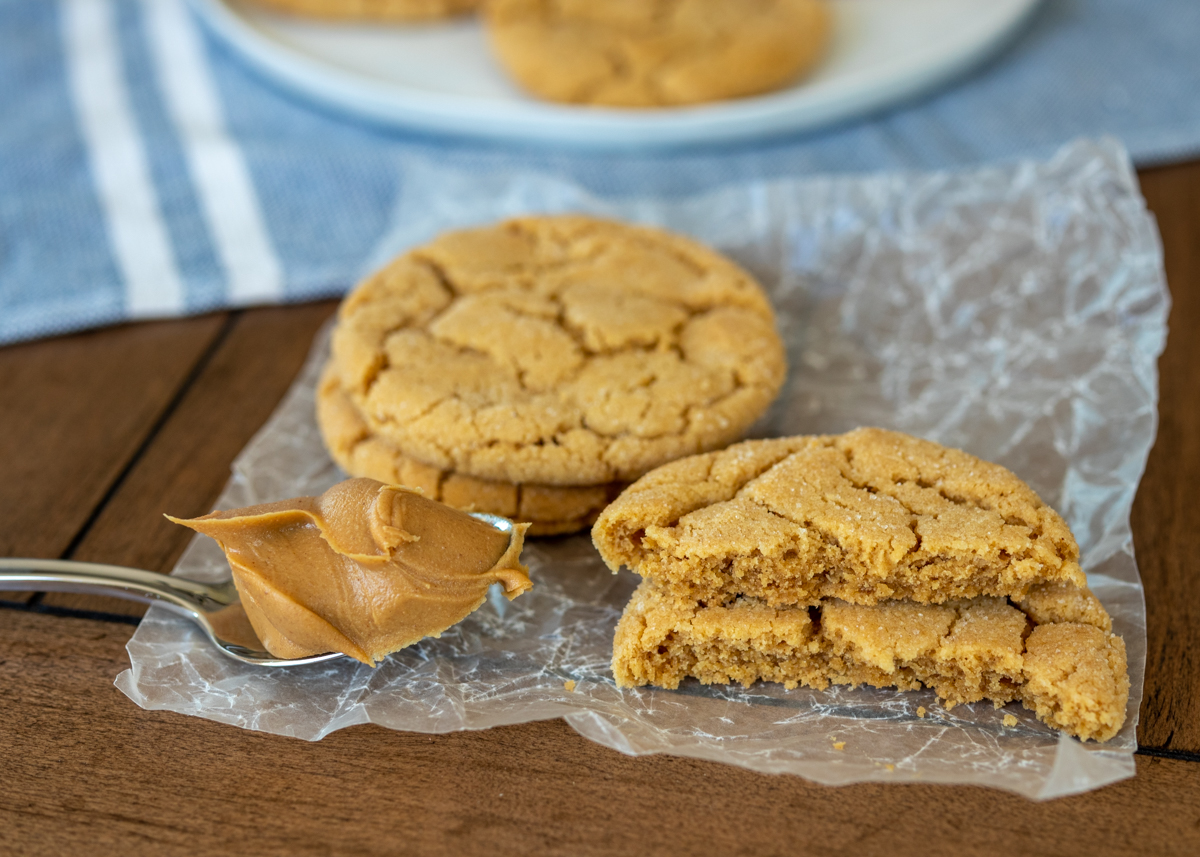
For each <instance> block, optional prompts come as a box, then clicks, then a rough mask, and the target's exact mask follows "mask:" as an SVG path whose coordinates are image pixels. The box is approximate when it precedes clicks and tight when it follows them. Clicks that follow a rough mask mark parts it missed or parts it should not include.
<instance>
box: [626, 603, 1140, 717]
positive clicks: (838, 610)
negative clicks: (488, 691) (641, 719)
mask: <svg viewBox="0 0 1200 857" xmlns="http://www.w3.org/2000/svg"><path fill="white" fill-rule="evenodd" d="M1029 602H1031V603H1032V604H1034V605H1036V606H1034V607H1031V606H1030V605H1029V604H1026V603H1018V604H1016V605H1014V604H1013V603H1010V602H1009V601H1008V600H1007V599H1004V598H989V597H981V598H973V599H965V600H955V601H948V602H945V603H943V604H940V605H933V604H915V603H912V602H905V601H889V602H881V603H879V604H875V605H871V606H864V605H856V604H849V603H847V602H845V601H841V600H838V599H832V598H831V599H822V600H820V601H818V602H817V603H816V604H815V605H812V606H810V607H772V606H770V605H768V604H766V603H765V602H764V601H762V600H760V599H753V598H745V599H738V600H736V601H734V602H732V603H731V604H729V605H727V606H720V607H717V606H700V605H697V604H693V605H690V606H681V605H680V604H679V603H678V602H677V601H676V599H674V598H673V597H671V596H670V595H669V594H668V593H666V592H665V591H664V590H663V588H662V587H660V586H658V585H657V584H655V583H654V582H653V581H651V580H645V581H643V582H642V584H641V585H640V586H639V587H638V589H637V591H636V592H635V593H634V595H633V598H632V599H631V600H630V602H629V604H628V606H627V607H626V608H625V612H624V613H623V614H622V616H621V620H620V622H619V623H618V625H617V631H616V637H615V639H614V642H613V663H612V669H613V675H614V676H615V677H616V681H617V684H618V685H621V686H624V687H633V686H638V685H647V684H651V685H657V686H660V687H666V688H676V687H678V686H679V684H680V682H681V681H682V680H683V679H684V678H686V677H689V676H690V677H694V678H696V679H699V680H700V682H702V683H703V684H729V683H732V682H738V683H740V684H742V685H746V686H748V685H750V684H751V683H753V682H755V681H758V680H763V681H774V682H780V683H782V684H784V685H786V686H787V687H789V688H792V687H796V686H797V685H805V686H809V687H815V688H818V689H824V688H826V687H828V686H829V685H831V684H848V685H854V686H857V685H860V684H866V685H871V686H874V687H896V688H899V689H901V690H915V689H917V688H921V687H929V688H933V689H934V690H935V691H936V692H937V694H938V696H939V697H941V698H942V699H943V700H945V701H946V705H947V707H953V706H954V705H956V704H958V703H970V702H978V701H980V700H982V699H990V700H992V701H993V702H994V703H995V704H996V706H997V707H999V706H1001V705H1004V704H1005V703H1008V702H1012V701H1020V702H1021V703H1022V704H1023V705H1024V706H1025V707H1026V708H1029V709H1032V710H1033V711H1034V712H1035V713H1036V714H1037V716H1038V718H1039V719H1041V720H1042V721H1044V722H1046V723H1048V724H1049V725H1051V726H1053V727H1055V728H1057V729H1062V730H1065V731H1066V732H1069V733H1070V734H1072V735H1075V736H1077V737H1079V738H1082V739H1084V740H1087V739H1095V740H1097V741H1106V740H1108V739H1109V738H1112V737H1113V736H1114V735H1116V734H1117V732H1118V731H1119V730H1120V728H1121V725H1122V724H1123V723H1124V722H1125V705H1126V703H1127V702H1128V699H1129V676H1128V670H1127V664H1126V656H1125V643H1124V641H1123V640H1122V639H1121V638H1120V637H1119V636H1117V635H1115V634H1113V633H1112V630H1111V621H1110V620H1109V618H1108V614H1107V613H1105V612H1104V608H1103V607H1102V606H1101V605H1100V603H1099V601H1097V600H1096V599H1095V597H1094V596H1093V595H1092V594H1091V593H1090V592H1088V591H1087V590H1086V589H1081V588H1078V587H1073V586H1070V585H1067V587H1066V588H1064V587H1063V586H1062V585H1059V584H1051V585H1049V590H1048V591H1046V592H1043V590H1042V587H1034V588H1033V589H1031V590H1030V593H1029ZM1054 605H1057V606H1056V607H1055V606H1054Z"/></svg>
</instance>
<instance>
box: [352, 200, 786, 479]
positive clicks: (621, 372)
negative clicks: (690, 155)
mask: <svg viewBox="0 0 1200 857" xmlns="http://www.w3.org/2000/svg"><path fill="white" fill-rule="evenodd" d="M333 365H334V369H335V371H336V372H337V376H338V380H339V382H340V384H341V387H342V389H343V390H345V391H346V393H347V394H348V395H349V397H350V399H351V401H352V402H353V403H354V406H355V408H357V410H358V412H359V413H360V414H361V415H362V417H363V419H364V421H365V422H366V424H367V426H368V427H369V429H370V431H371V433H372V434H374V435H375V436H377V437H379V438H381V439H383V440H386V441H388V442H389V443H390V444H392V445H393V446H394V447H396V448H397V449H401V450H403V451H404V452H405V454H406V455H408V456H411V457H412V458H415V459H416V460H418V461H421V462H424V463H425V464H429V465H432V466H434V467H437V468H439V469H442V470H452V471H454V472H456V473H459V474H462V475H464V476H474V477H477V478H480V479H490V480H495V481H499V482H512V483H539V484H543V485H568V486H583V485H604V484H606V483H610V482H622V481H630V480H632V479H635V478H637V477H638V476H640V475H641V474H643V473H645V472H646V471H647V470H650V469H651V468H653V467H656V466H658V465H659V464H662V463H664V462H666V461H670V460H672V459H674V458H678V457H679V456H681V455H689V454H692V453H695V452H701V451H704V450H709V449H715V448H718V447H721V446H725V445H726V444H728V443H730V442H732V441H733V440H735V439H737V438H738V437H740V436H741V434H742V433H743V432H744V431H745V429H746V428H747V427H749V425H750V424H751V423H753V422H754V420H755V419H757V418H758V417H759V416H760V415H761V414H762V413H763V412H764V411H765V410H766V408H767V406H768V405H769V404H770V403H771V401H772V400H773V399H774V398H775V396H776V394H777V393H778V392H779V388H780V386H781V385H782V384H783V379H784V375H785V372H786V366H785V361H784V352H783V345H782V343H781V342H780V339H779V336H778V334H777V333H776V332H775V320H774V314H773V313H772V311H771V307H770V304H769V303H768V301H767V297H766V295H765V294H764V293H763V290H762V288H761V287H760V286H759V285H758V283H756V282H755V281H754V279H753V278H752V277H751V276H750V275H749V274H748V273H746V272H745V271H743V270H742V269H741V268H740V267H738V266H737V265H735V264H734V263H733V262H731V261H730V260H729V259H727V258H725V257H724V256H722V255H720V254H719V253H716V252H714V251H713V250H710V249H708V248H707V247H704V246H702V245H700V244H698V243H696V242H695V241H691V240H689V239H686V238H683V237H681V236H678V235H674V234H671V233H668V232H664V231H661V230H658V229H651V228H648V227H641V226H631V225H627V224H622V223H616V222H611V221H605V220H598V219H595V218H590V217H582V216H557V217H552V216H545V217H528V218H520V219H516V220H510V221H507V222H504V223H501V224H498V225H494V226H488V227H482V228H477V229H468V230H463V231H459V232H451V233H447V234H444V235H442V236H440V237H439V238H437V239H436V240H434V241H433V242H431V243H430V244H427V245H426V246H424V247H420V248H418V249H415V250H413V251H410V252H409V253H407V254H405V255H403V256H401V257H400V258H398V259H396V260H395V261H394V262H392V263H391V264H390V265H388V266H387V267H386V268H384V269H383V270H382V271H379V272H378V273H376V274H375V275H373V276H372V277H370V278H368V279H367V280H366V281H365V282H363V283H362V284H361V285H360V286H358V288H356V289H355V290H354V291H353V292H352V293H351V294H350V295H349V296H348V297H347V298H346V300H345V301H344V302H343V304H342V307H341V309H340V311H339V320H338V323H337V325H336V327H335V329H334V334H333Z"/></svg>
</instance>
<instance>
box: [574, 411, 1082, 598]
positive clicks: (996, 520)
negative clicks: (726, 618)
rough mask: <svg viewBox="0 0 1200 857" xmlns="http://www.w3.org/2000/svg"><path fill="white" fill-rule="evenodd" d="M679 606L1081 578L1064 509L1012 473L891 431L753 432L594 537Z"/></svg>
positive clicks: (979, 589)
mask: <svg viewBox="0 0 1200 857" xmlns="http://www.w3.org/2000/svg"><path fill="white" fill-rule="evenodd" d="M592 535H593V539H594V541H595V543H596V546H597V547H598V548H599V550H600V553H601V555H602V556H603V557H604V560H605V562H606V563H608V565H609V566H610V567H611V568H612V569H613V570H614V571H615V570H616V569H617V568H619V567H620V566H622V565H624V566H627V567H629V568H631V569H634V570H636V571H637V572H638V573H639V574H641V575H642V576H644V577H648V578H652V579H653V580H655V581H657V582H658V583H660V584H662V585H663V586H664V587H666V589H667V590H668V591H670V593H671V594H672V596H673V597H675V598H676V599H677V600H678V602H679V603H680V604H681V605H687V604H690V603H704V604H709V605H723V604H726V603H728V602H729V601H731V600H732V599H734V598H737V597H742V596H745V597H750V598H755V599H759V600H761V601H763V602H764V603H766V604H768V605H770V606H795V605H801V606H802V605H806V604H811V603H815V602H816V601H818V600H820V599H827V598H838V599H841V600H844V601H847V602H851V603H856V604H867V605H869V604H875V603H878V602H880V601H889V600H897V599H907V600H911V601H915V602H922V603H938V602H944V601H948V600H952V599H958V598H973V597H976V596H980V595H989V596H997V597H1011V598H1015V599H1021V598H1024V597H1025V595H1026V593H1027V592H1028V591H1029V588H1030V587H1031V586H1033V585H1035V584H1039V583H1045V582H1065V583H1070V584H1072V585H1074V586H1077V587H1078V586H1085V585H1086V578H1085V576H1084V574H1083V572H1082V570H1081V569H1080V567H1079V562H1078V559H1079V548H1078V545H1077V544H1076V542H1075V539H1074V538H1073V537H1072V535H1071V533H1070V530H1069V529H1068V528H1067V526H1066V524H1065V522H1064V521H1063V520H1062V518H1061V517H1059V515H1058V514H1057V513H1056V512H1055V511H1054V510H1053V509H1051V508H1050V507H1049V506H1047V505H1046V504H1045V503H1043V502H1042V501H1041V500H1040V499H1039V498H1038V496H1037V494H1036V493H1035V492H1034V491H1033V490H1032V489H1030V488H1029V487H1028V486H1027V485H1025V483H1024V482H1022V481H1021V480H1020V479H1018V478H1017V477H1016V476H1015V475H1013V474H1012V473H1011V472H1010V471H1008V470H1006V469H1005V468H1003V467H1000V466H999V465H995V464H991V463H988V462H985V461H982V460H980V459H978V458H976V457H974V456H971V455H968V454H967V453H964V452H960V451H958V450H953V449H948V448H946V447H942V446H940V445H938V444H934V443H931V442H928V441H923V440H920V439H917V438H913V437H910V436H908V435H903V434H900V433H898V432H890V431H885V430H881V429H858V430H856V431H853V432H850V433H848V434H845V435H837V436H819V437H799V438H784V439H779V440H764V441H747V442H744V443H740V444H736V445H734V446H731V447H729V448H728V449H725V450H722V451H720V452H715V453H709V454H707V455H700V456H693V457H691V458H687V459H683V460H680V461H677V462H673V463H671V464H668V465H665V466H664V467H661V468H658V469H657V470H655V471H653V472H651V473H649V474H647V475H646V476H645V477H643V478H642V479H640V480H638V481H637V482H636V483H634V484H633V485H632V486H630V487H629V488H628V489H626V491H625V492H623V493H622V494H621V496H620V497H619V498H618V499H617V500H616V501H615V502H614V503H613V504H612V505H611V506H609V507H608V508H607V509H606V510H605V511H604V512H603V513H602V514H601V516H600V518H599V520H598V521H597V522H596V525H595V527H594V528H593V531H592Z"/></svg>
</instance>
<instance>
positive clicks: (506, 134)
mask: <svg viewBox="0 0 1200 857" xmlns="http://www.w3.org/2000/svg"><path fill="white" fill-rule="evenodd" d="M186 2H187V3H188V5H189V7H190V8H191V9H192V10H193V12H194V13H195V14H196V16H197V18H199V20H200V21H201V22H202V23H203V24H204V25H205V27H206V28H207V29H208V30H209V31H210V32H211V33H212V34H214V35H215V36H216V37H217V38H218V39H219V40H220V41H222V42H224V43H225V44H227V45H229V46H231V47H232V48H233V49H234V53H235V54H236V55H237V56H238V57H239V58H240V59H241V60H243V61H244V62H245V63H246V64H247V65H248V66H250V67H251V68H253V69H255V70H257V71H258V72H259V73H260V74H262V75H265V76H266V77H267V78H269V79H270V80H271V81H272V82H273V83H275V84H277V85H280V86H282V87H284V88H285V89H287V90H288V91H290V92H292V93H293V94H295V95H297V96H298V97H300V98H302V99H305V100H316V101H317V102H319V103H320V104H321V105H323V106H325V107H328V108H331V109H333V110H335V111H336V112H339V113H342V114H349V115H351V116H354V117H356V118H358V119H360V120H361V119H366V120H369V121H373V122H375V123H380V124H383V125H386V126H388V127H390V128H396V129H403V130H408V131H414V132H418V133H425V134H434V135H449V136H455V137H460V138H466V139H470V140H474V141H483V142H492V143H496V142H499V143H506V144H513V143H520V144H525V145H529V144H532V145H534V146H540V147H557V148H568V149H573V150H580V151H592V152H604V151H614V152H620V151H630V150H638V151H660V150H671V149H687V148H697V147H706V146H713V145H717V146H721V145H728V144H731V143H737V142H746V141H754V140H769V139H772V138H775V137H780V136H783V135H787V134H801V133H811V132H814V131H818V130H821V129H824V128H828V127H830V126H833V125H836V124H841V123H846V122H850V121H852V120H855V119H861V118H864V117H866V116H869V115H871V114H874V113H879V112H882V111H884V110H886V109H888V108H891V107H895V106H898V105H902V104H903V103H905V102H907V101H912V100H914V99H916V98H919V97H921V96H923V95H928V94H931V93H932V92H934V91H936V90H938V89H940V88H942V87H944V86H946V85H949V84H950V83H951V82H953V81H954V80H956V79H957V78H959V77H961V76H963V75H965V74H966V73H968V72H969V71H971V70H972V69H974V68H977V67H979V66H981V65H983V64H984V63H985V62H987V61H988V60H990V59H992V58H993V57H994V56H996V55H997V54H998V53H999V52H1000V51H1001V50H1002V49H1003V48H1004V47H1006V46H1007V45H1008V44H1009V43H1010V42H1011V41H1012V40H1013V39H1014V38H1015V37H1016V36H1017V34H1018V33H1020V32H1021V30H1022V29H1023V28H1024V26H1025V25H1026V24H1027V23H1028V22H1029V21H1030V20H1031V19H1032V17H1033V15H1034V13H1035V12H1036V11H1037V10H1038V9H1039V8H1040V7H1041V6H1042V5H1043V2H1044V0H1009V2H1010V3H1011V6H1010V8H1009V9H1008V11H1007V15H1006V16H1005V17H1004V18H1002V19H1000V20H999V22H998V24H997V26H996V27H995V28H994V29H992V30H990V31H987V32H983V33H981V34H980V35H979V37H977V38H976V39H974V40H972V41H965V42H963V43H959V44H956V45H955V46H954V49H953V50H950V51H947V52H945V53H946V55H945V56H944V57H939V59H938V61H937V62H930V63H926V64H924V65H918V66H916V67H915V68H910V69H905V70H903V71H902V73H900V74H898V75H896V76H895V77H894V78H892V79H891V80H890V81H889V82H888V84H887V85H886V86H879V85H875V86H873V87H871V88H869V89H861V88H860V89H859V90H858V91H857V92H854V91H852V92H851V94H850V95H849V97H845V96H843V97H841V98H840V99H833V100H832V101H831V100H829V99H826V101H825V103H821V102H817V103H816V104H812V103H810V104H801V105H800V106H799V108H797V106H796V105H795V104H789V101H791V100H794V99H795V96H796V91H795V90H785V91H783V92H776V93H767V94H765V95H761V96H755V97H751V98H744V99H737V100H735V101H727V102H719V103H709V104H701V105H694V106H684V107H677V108H670V109H666V110H659V111H654V112H653V113H651V114H648V113H647V111H645V110H631V109H624V110H623V109H612V108H593V107H579V106H574V105H561V104H549V103H546V102H539V101H533V100H531V101H529V102H528V103H520V104H518V105H516V106H515V107H514V105H513V104H512V103H511V102H498V101H494V100H492V99H487V98H479V97H474V96H469V95H461V96H450V97H447V96H442V95H434V94H432V93H426V92H422V91H419V90H410V91H406V90H404V89H402V88H400V87H397V86H395V85H393V84H388V83H384V82H380V81H373V80H370V79H367V78H365V77H363V76H361V75H360V74H359V73H357V72H354V71H352V70H348V69H342V68H336V67H332V66H329V65H327V64H325V63H323V62H322V61H321V60H320V59H319V58H317V57H313V56H312V55H309V54H306V53H304V52H303V51H300V50H297V49H293V48H291V47H289V46H287V45H285V44H282V43H280V42H278V41H275V40H272V39H270V38H269V37H267V36H264V35H262V34H261V33H260V32H259V31H258V30H257V28H256V27H255V26H254V25H253V24H252V23H250V22H248V21H246V20H244V19H243V18H242V16H241V15H239V14H238V12H237V11H235V10H234V9H233V8H232V7H231V6H230V4H229V3H228V2H227V0H186Z"/></svg>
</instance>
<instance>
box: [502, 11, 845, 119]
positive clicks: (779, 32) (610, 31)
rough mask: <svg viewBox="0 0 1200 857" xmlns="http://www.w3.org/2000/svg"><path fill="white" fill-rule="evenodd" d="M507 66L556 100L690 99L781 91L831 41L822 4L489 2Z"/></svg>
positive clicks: (650, 103) (658, 102) (635, 102)
mask: <svg viewBox="0 0 1200 857" xmlns="http://www.w3.org/2000/svg"><path fill="white" fill-rule="evenodd" d="M485 15H486V22H487V29H488V36H489V39H490V41H491V44H492V48H493V50H494V52H495V53H496V55H497V56H498V57H499V59H500V62H501V64H503V65H504V66H505V68H506V69H507V70H508V71H509V73H510V74H512V76H513V77H514V78H516V80H517V81H518V82H519V83H520V84H521V85H522V86H523V87H525V88H526V89H528V90H529V91H530V92H532V93H534V94H535V95H537V96H539V97H541V98H545V99H548V100H551V101H561V102H571V103H577V104H595V105H608V106H625V107H654V106H669V105H678V104H693V103H698V102H705V101H717V100H721V99H729V98H740V97H743V96H748V95H755V94H758V93H762V92H769V91H771V90H774V89H779V88H781V87H784V86H786V85H788V84H790V83H791V82H792V81H794V80H796V79H797V78H798V77H800V76H801V75H802V74H804V73H805V72H806V71H808V70H809V69H811V68H812V67H813V66H814V65H815V64H816V63H817V62H818V61H819V60H820V58H821V57H822V55H823V54H824V52H825V48H826V45H827V43H828V41H829V31H830V13H829V9H828V8H827V6H826V4H825V2H824V0H733V2H731V0H607V2H604V3H597V2H594V0H492V2H490V3H489V4H488V5H487V7H486V8H485Z"/></svg>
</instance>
